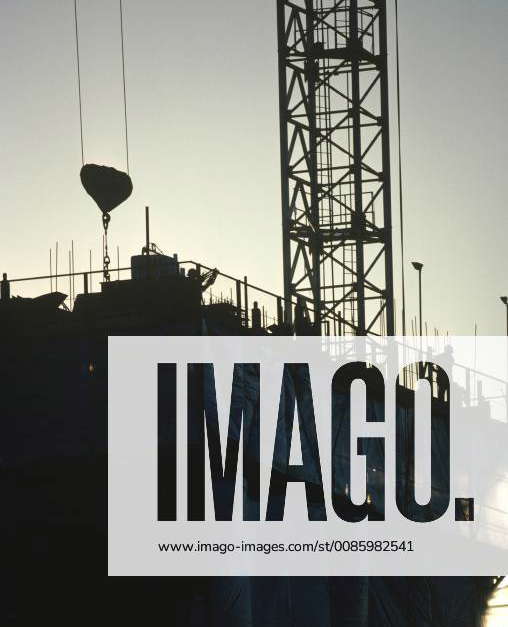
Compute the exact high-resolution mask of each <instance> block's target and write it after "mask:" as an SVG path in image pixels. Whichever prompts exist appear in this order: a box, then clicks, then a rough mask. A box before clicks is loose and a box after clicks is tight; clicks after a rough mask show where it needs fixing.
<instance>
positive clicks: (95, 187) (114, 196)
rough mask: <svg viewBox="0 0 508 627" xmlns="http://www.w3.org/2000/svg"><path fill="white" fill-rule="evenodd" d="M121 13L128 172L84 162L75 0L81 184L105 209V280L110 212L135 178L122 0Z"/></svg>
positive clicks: (76, 22) (124, 195) (108, 261)
mask: <svg viewBox="0 0 508 627" xmlns="http://www.w3.org/2000/svg"><path fill="white" fill-rule="evenodd" d="M119 12H120V38H121V54H122V86H123V118H124V127H125V157H126V166H127V172H121V171H119V170H117V169H115V168H112V167H108V166H103V165H96V164H94V163H85V148H84V138H83V137H84V133H83V98H82V90H81V63H80V50H79V23H78V0H74V31H75V38H76V65H77V79H78V103H79V129H80V139H81V165H82V167H81V171H80V178H81V183H82V185H83V187H84V189H85V191H86V192H87V193H88V194H89V195H90V196H91V197H92V198H93V199H94V201H95V202H96V204H97V206H98V207H99V209H100V210H101V211H102V226H103V229H104V239H103V241H104V244H103V269H104V280H105V281H109V280H110V272H109V264H110V263H111V259H110V257H109V254H108V227H109V223H110V220H111V216H110V212H111V211H112V210H113V209H114V208H115V207H118V205H120V204H121V203H122V202H124V201H125V200H127V198H128V197H129V196H130V195H131V193H132V181H131V178H130V173H129V133H128V122H127V89H126V81H125V37H124V20H123V3H122V0H119Z"/></svg>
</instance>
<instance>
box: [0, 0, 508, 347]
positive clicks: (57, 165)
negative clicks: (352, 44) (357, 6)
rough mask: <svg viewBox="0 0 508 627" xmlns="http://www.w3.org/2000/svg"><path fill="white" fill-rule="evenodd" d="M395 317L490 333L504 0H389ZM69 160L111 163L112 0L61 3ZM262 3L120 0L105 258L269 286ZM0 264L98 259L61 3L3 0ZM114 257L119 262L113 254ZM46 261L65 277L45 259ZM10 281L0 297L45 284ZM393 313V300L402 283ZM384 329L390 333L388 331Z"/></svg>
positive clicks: (501, 232) (270, 88) (267, 2)
mask: <svg viewBox="0 0 508 627" xmlns="http://www.w3.org/2000/svg"><path fill="white" fill-rule="evenodd" d="M393 4H394V0H388V5H389V7H390V15H389V18H390V55H389V56H390V66H391V79H390V80H391V106H392V109H391V110H392V151H393V172H394V174H393V178H392V187H393V212H394V215H393V222H394V232H393V240H394V243H395V262H396V266H395V275H396V277H400V248H399V246H398V242H399V239H400V231H399V219H398V191H397V190H398V181H397V178H396V170H397V167H396V166H397V161H396V152H395V146H396V141H395V140H396V135H395V131H396V126H395V114H396V109H395V82H394V81H395V72H394V71H393V70H394V60H395V45H394V44H395V40H394V31H393ZM400 5H401V6H400V48H401V59H400V62H401V90H402V109H401V114H402V134H403V135H402V141H403V186H404V211H405V214H404V215H405V245H406V266H405V267H406V277H407V279H406V283H407V284H406V291H407V312H408V318H410V317H412V316H415V315H416V314H417V311H418V302H417V299H418V290H417V276H416V272H415V271H414V270H413V269H412V267H411V265H410V261H411V260H418V261H421V262H423V263H424V270H423V317H424V319H425V320H426V321H427V322H428V328H429V329H430V330H432V331H433V329H434V328H438V329H439V330H440V331H441V332H442V333H446V332H449V333H450V334H455V335H471V334H473V333H474V328H475V324H477V328H478V333H479V334H481V335H501V334H504V333H505V332H506V316H505V312H504V311H503V307H504V306H503V305H502V304H501V302H500V301H499V296H500V295H504V294H507V295H508V277H507V275H506V271H505V270H506V261H507V256H508V252H507V247H506V240H507V235H508V228H507V227H508V218H507V207H506V172H505V166H506V164H507V161H508V154H507V153H508V127H507V125H506V123H505V111H506V108H507V100H508V86H507V80H506V70H505V67H504V63H505V59H506V58H507V56H508V40H507V38H506V33H505V31H506V27H507V26H508V3H507V2H506V0H483V1H482V2H477V1H473V0H447V1H446V2H444V1H443V0H439V1H438V0H427V1H426V2H421V0H402V1H401V2H400ZM78 11H79V28H80V47H81V50H80V52H81V76H82V93H83V116H84V149H85V161H87V162H95V163H102V164H107V165H111V166H113V167H117V168H118V169H125V165H126V164H125V143H124V142H125V138H124V129H123V100H122V73H121V54H120V22H119V11H118V2H117V1H116V0H80V1H79V2H78ZM275 13H276V12H275V0H273V1H272V0H215V1H214V2H209V0H193V2H192V3H191V2H173V1H168V0H144V1H143V2H140V1H139V0H137V1H136V0H124V29H125V53H126V82H127V106H128V128H129V148H130V173H131V177H132V180H133V184H134V192H133V194H132V196H131V197H130V199H129V200H128V201H127V202H126V203H124V204H123V205H121V206H120V207H118V208H117V209H115V210H114V211H113V213H112V221H111V226H110V242H111V246H112V248H113V250H115V251H116V246H119V247H120V257H121V265H129V257H130V255H131V254H136V253H138V252H139V251H140V249H141V246H142V245H143V241H144V206H145V205H150V208H151V239H152V241H155V242H156V243H157V244H158V245H159V246H160V248H161V249H163V250H164V251H165V252H167V253H171V254H173V253H178V255H179V257H180V259H192V260H195V261H198V262H201V263H203V264H205V265H208V266H212V267H218V268H219V269H220V270H222V271H223V272H225V273H227V274H231V275H234V276H238V277H243V276H244V275H247V276H248V277H249V281H250V282H251V283H254V284H258V285H261V286H263V287H265V288H266V289H270V290H273V291H276V292H282V252H281V249H282V246H281V243H282V232H281V209H280V170H279V134H278V92H277V41H276V21H275ZM0 41H1V42H2V55H1V56H0V78H1V81H2V102H1V105H0V177H1V184H0V211H1V218H2V222H1V227H0V271H1V272H7V273H8V275H9V277H10V278H19V277H23V276H35V275H42V274H47V273H48V272H49V249H50V248H51V247H53V248H54V247H55V242H56V241H58V242H59V250H60V259H62V257H65V258H66V255H67V251H68V250H69V248H70V246H71V241H72V240H73V241H74V247H75V251H76V261H75V267H76V270H86V269H87V267H88V255H89V252H88V251H89V250H90V249H92V251H93V261H94V264H93V265H94V267H96V268H99V267H100V265H101V259H100V254H101V237H102V227H101V221H100V213H99V210H98V209H97V207H96V206H95V204H94V203H93V201H92V200H91V199H90V198H89V197H88V196H87V195H86V193H85V192H84V190H83V188H82V187H81V183H80V180H79V170H80V168H81V149H80V139H79V112H78V111H79V110H78V96H77V76H76V54H75V39H74V5H73V1H72V0H45V1H44V2H40V1H38V0H2V2H1V3H0ZM115 262H116V255H115ZM61 269H62V268H61ZM48 289H49V283H48V285H45V284H43V285H41V284H39V285H37V284H32V287H29V286H28V285H23V286H22V287H21V285H20V284H18V285H17V286H16V287H14V286H13V291H14V293H19V294H22V295H30V294H31V293H32V292H30V290H33V293H40V292H41V291H48ZM396 305H397V307H398V308H399V310H400V280H398V281H397V290H396ZM399 328H400V326H399Z"/></svg>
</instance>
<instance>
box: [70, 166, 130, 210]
mask: <svg viewBox="0 0 508 627" xmlns="http://www.w3.org/2000/svg"><path fill="white" fill-rule="evenodd" d="M79 176H80V178H81V183H82V185H83V187H84V188H85V191H86V192H87V194H89V195H90V196H91V197H92V198H93V199H94V200H95V202H96V203H97V206H98V207H99V209H100V210H101V211H102V213H103V214H107V213H109V212H110V211H112V210H113V209H114V208H115V207H118V205H120V204H122V203H123V202H124V201H125V200H127V198H129V196H130V195H131V194H132V181H131V177H130V176H129V175H128V174H126V173H125V172H120V171H119V170H116V169H115V168H110V167H108V166H105V165H96V164H95V163H87V164H86V165H84V166H83V167H82V168H81V172H80V175H79Z"/></svg>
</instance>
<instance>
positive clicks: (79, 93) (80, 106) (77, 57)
mask: <svg viewBox="0 0 508 627" xmlns="http://www.w3.org/2000/svg"><path fill="white" fill-rule="evenodd" d="M74 29H75V33H76V62H77V68H78V101H79V132H80V137H81V165H85V149H84V144H83V103H82V99H81V68H80V62H79V29H78V0H74Z"/></svg>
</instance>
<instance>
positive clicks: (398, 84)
mask: <svg viewBox="0 0 508 627" xmlns="http://www.w3.org/2000/svg"><path fill="white" fill-rule="evenodd" d="M395 40H396V64H397V126H398V129H397V130H398V151H399V155H398V157H399V217H400V248H401V280H402V335H404V336H405V335H406V280H405V271H404V266H405V263H406V259H405V254H404V199H403V185H402V138H401V134H402V133H401V123H400V117H401V116H400V100H401V99H400V58H399V1H398V0H395Z"/></svg>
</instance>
